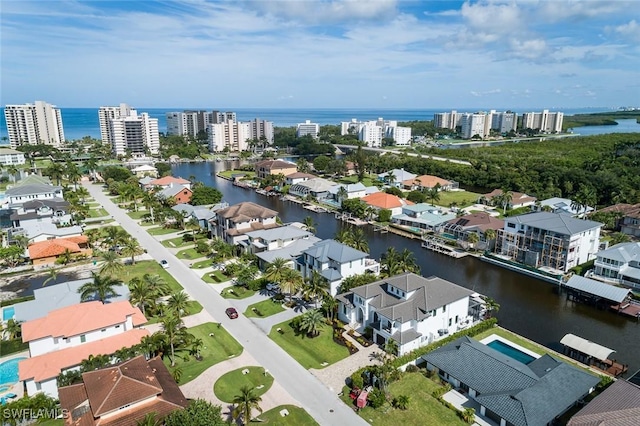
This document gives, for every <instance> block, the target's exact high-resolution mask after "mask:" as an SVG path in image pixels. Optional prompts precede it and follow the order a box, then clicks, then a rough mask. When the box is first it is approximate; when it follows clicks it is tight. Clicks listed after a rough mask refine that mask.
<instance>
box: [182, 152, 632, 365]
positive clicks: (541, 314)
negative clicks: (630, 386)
mask: <svg viewBox="0 0 640 426" xmlns="http://www.w3.org/2000/svg"><path fill="white" fill-rule="evenodd" d="M237 166H238V163H237V162H236V163H234V162H217V163H185V164H178V165H174V166H172V170H173V174H174V176H181V177H183V178H188V177H189V176H191V175H193V176H195V177H196V179H197V180H198V181H201V182H203V183H205V184H206V185H209V186H214V187H216V188H218V189H219V190H220V191H222V193H223V194H224V201H226V202H228V203H229V204H236V203H239V202H243V201H252V202H254V203H257V204H261V205H263V206H265V207H268V208H271V209H273V210H276V211H278V212H279V215H280V218H281V219H282V221H283V222H285V223H286V222H295V221H297V222H302V221H303V220H304V218H305V217H307V216H311V217H313V219H314V221H315V222H316V223H317V226H316V228H317V236H318V237H319V238H323V239H325V238H333V236H334V235H335V234H336V232H337V231H338V230H339V229H340V227H341V226H343V224H342V222H340V221H338V220H336V219H335V218H334V216H333V215H331V214H327V213H314V212H310V211H309V210H305V209H303V208H302V207H300V206H299V205H298V204H295V203H291V202H288V201H281V200H279V199H278V198H277V197H265V196H262V195H260V194H257V193H255V191H252V190H249V189H243V188H239V187H236V186H233V185H232V184H231V182H229V181H227V180H224V179H221V178H218V177H216V176H215V174H216V172H217V171H219V170H225V169H228V168H233V167H237ZM344 226H348V225H344ZM364 230H365V232H366V233H367V236H368V238H369V247H370V250H371V257H372V258H375V259H378V260H379V259H380V256H381V254H382V253H384V252H385V251H386V250H387V248H388V247H395V248H396V249H397V250H403V249H405V248H407V249H409V250H411V251H412V252H413V253H414V255H415V258H416V260H417V262H418V264H419V265H420V268H421V272H422V275H424V276H431V275H436V276H439V277H441V278H444V279H446V280H449V281H451V282H453V283H456V284H459V285H461V286H464V287H467V288H469V289H471V290H474V291H477V292H479V293H482V294H485V295H487V296H489V297H492V298H493V299H495V300H496V301H497V302H498V303H499V304H500V310H499V311H498V313H497V314H496V317H497V318H498V320H499V323H500V325H501V326H503V327H505V328H507V329H509V330H512V331H514V332H516V333H518V334H521V335H523V336H525V337H527V338H529V339H531V340H534V341H536V342H538V343H540V344H542V345H545V346H547V347H549V348H551V349H554V350H557V351H561V350H562V347H561V345H560V343H559V342H560V339H561V338H562V337H563V336H564V335H565V334H567V333H573V334H575V335H578V336H581V337H583V338H585V339H589V340H591V341H593V342H596V343H599V344H601V345H604V346H607V347H609V348H612V349H615V350H616V351H617V353H616V354H614V355H613V356H612V357H613V358H616V359H617V360H618V361H619V362H622V363H625V364H629V371H630V374H632V373H633V372H635V371H636V370H638V369H640V323H638V322H636V320H633V319H627V318H625V317H621V316H618V315H616V314H615V313H612V312H609V311H599V310H596V309H595V308H592V307H590V306H586V305H582V304H574V303H571V302H567V301H566V297H565V295H564V294H563V295H559V294H558V291H557V288H556V287H555V286H554V285H551V284H549V283H546V282H544V281H541V280H537V279H534V278H530V277H528V276H525V275H521V274H518V273H515V272H512V271H509V270H506V269H503V268H500V267H497V266H494V265H491V264H488V263H486V262H482V261H480V260H478V259H476V258H474V257H466V258H462V259H453V258H450V257H448V256H446V255H441V254H438V253H434V252H431V251H428V250H426V249H423V248H421V247H420V241H419V240H410V239H407V238H403V237H400V236H398V235H395V234H391V233H387V234H380V233H377V232H373V229H372V228H371V227H370V226H366V227H364Z"/></svg>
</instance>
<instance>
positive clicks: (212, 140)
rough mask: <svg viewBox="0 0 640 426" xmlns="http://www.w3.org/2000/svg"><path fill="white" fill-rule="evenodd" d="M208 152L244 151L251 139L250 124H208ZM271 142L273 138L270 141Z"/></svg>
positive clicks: (233, 122) (231, 122) (232, 122)
mask: <svg viewBox="0 0 640 426" xmlns="http://www.w3.org/2000/svg"><path fill="white" fill-rule="evenodd" d="M208 133H209V152H222V151H224V149H225V147H226V148H228V149H229V151H246V150H247V149H248V147H249V144H248V143H247V140H248V139H252V137H251V123H250V122H241V123H236V122H235V121H229V122H227V123H209V125H208ZM271 140H272V141H273V137H272V139H271Z"/></svg>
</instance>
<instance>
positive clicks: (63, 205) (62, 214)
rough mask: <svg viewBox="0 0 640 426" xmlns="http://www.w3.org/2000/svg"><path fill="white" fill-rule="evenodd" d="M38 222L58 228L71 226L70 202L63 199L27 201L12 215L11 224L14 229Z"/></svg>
mask: <svg viewBox="0 0 640 426" xmlns="http://www.w3.org/2000/svg"><path fill="white" fill-rule="evenodd" d="M38 222H49V223H53V224H55V225H56V226H69V225H71V222H72V218H71V213H70V212H69V202H68V201H65V200H63V199H61V198H53V199H48V200H32V201H27V202H25V203H23V204H22V205H21V206H18V207H16V208H15V209H14V210H13V213H12V214H11V223H12V225H13V227H14V228H20V227H22V226H28V224H30V223H38Z"/></svg>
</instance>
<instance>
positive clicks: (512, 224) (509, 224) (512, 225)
mask: <svg viewBox="0 0 640 426" xmlns="http://www.w3.org/2000/svg"><path fill="white" fill-rule="evenodd" d="M515 227H516V224H515V223H507V228H515Z"/></svg>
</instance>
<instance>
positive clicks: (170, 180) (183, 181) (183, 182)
mask: <svg viewBox="0 0 640 426" xmlns="http://www.w3.org/2000/svg"><path fill="white" fill-rule="evenodd" d="M172 183H177V184H179V185H187V184H190V183H191V182H189V181H188V180H186V179H182V178H176V177H173V176H165V177H161V178H160V179H154V180H152V181H151V182H149V185H158V186H168V185H169V184H172Z"/></svg>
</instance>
